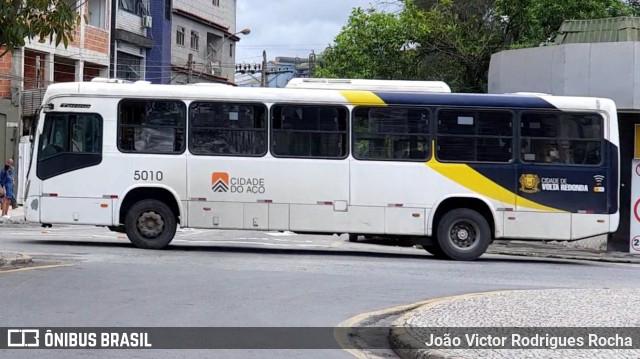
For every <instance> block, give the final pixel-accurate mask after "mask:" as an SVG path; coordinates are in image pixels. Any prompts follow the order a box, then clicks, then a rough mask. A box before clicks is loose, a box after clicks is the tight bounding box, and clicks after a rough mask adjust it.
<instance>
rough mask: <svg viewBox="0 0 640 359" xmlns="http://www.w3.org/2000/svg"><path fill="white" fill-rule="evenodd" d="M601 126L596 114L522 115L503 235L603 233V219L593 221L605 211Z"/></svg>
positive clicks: (547, 236) (580, 235)
mask: <svg viewBox="0 0 640 359" xmlns="http://www.w3.org/2000/svg"><path fill="white" fill-rule="evenodd" d="M602 128H603V119H602V116H600V115H599V114H582V113H560V112H554V113H549V112H537V111H526V112H524V113H523V114H522V116H521V148H522V153H521V158H520V164H519V165H518V171H517V184H516V187H517V193H518V198H517V212H516V213H514V215H513V216H510V217H509V219H508V220H507V221H506V224H505V226H508V228H509V233H508V235H509V237H513V238H531V239H566V240H568V239H578V238H584V237H588V236H592V235H596V234H601V233H606V232H607V231H608V227H609V223H608V216H601V218H597V217H594V214H595V215H597V214H607V213H608V202H607V194H606V187H607V185H606V183H607V180H608V171H607V166H608V163H606V162H605V161H603V158H604V156H603V153H604V148H603V142H604V141H603V139H602V138H603V134H602ZM603 219H604V221H603Z"/></svg>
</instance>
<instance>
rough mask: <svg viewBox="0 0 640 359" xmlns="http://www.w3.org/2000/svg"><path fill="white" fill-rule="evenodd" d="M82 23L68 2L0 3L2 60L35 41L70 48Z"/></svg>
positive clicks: (16, 0) (8, 0) (26, 0)
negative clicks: (27, 42)
mask: <svg viewBox="0 0 640 359" xmlns="http://www.w3.org/2000/svg"><path fill="white" fill-rule="evenodd" d="M79 22H80V15H79V13H78V12H77V8H76V7H75V6H73V5H71V4H70V2H68V1H65V0H0V48H3V49H4V50H3V51H2V52H0V57H2V56H3V55H4V54H6V53H7V52H13V50H15V49H16V48H19V47H22V46H24V45H25V41H26V40H32V39H34V38H36V37H38V38H39V41H40V42H46V41H47V39H48V40H49V41H50V42H52V43H55V45H56V46H58V45H59V44H60V43H62V44H64V46H65V47H67V46H68V44H69V42H70V41H72V40H73V32H74V29H75V28H76V26H77V25H78V24H79Z"/></svg>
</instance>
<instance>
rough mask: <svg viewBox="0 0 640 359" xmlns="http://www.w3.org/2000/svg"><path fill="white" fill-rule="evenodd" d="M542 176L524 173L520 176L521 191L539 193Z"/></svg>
mask: <svg viewBox="0 0 640 359" xmlns="http://www.w3.org/2000/svg"><path fill="white" fill-rule="evenodd" d="M538 185H540V177H538V175H534V174H527V173H525V174H523V175H522V176H520V191H522V192H524V193H538V192H540V188H538Z"/></svg>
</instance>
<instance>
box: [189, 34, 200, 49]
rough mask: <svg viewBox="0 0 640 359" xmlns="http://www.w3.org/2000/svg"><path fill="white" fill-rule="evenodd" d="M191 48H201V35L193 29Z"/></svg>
mask: <svg viewBox="0 0 640 359" xmlns="http://www.w3.org/2000/svg"><path fill="white" fill-rule="evenodd" d="M191 48H192V49H193V50H198V49H199V48H200V35H199V34H198V33H197V32H195V31H191Z"/></svg>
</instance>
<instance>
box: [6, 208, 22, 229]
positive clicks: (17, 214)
mask: <svg viewBox="0 0 640 359" xmlns="http://www.w3.org/2000/svg"><path fill="white" fill-rule="evenodd" d="M18 223H25V220H24V207H23V206H18V208H16V209H9V218H2V217H0V226H2V225H6V224H18Z"/></svg>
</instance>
